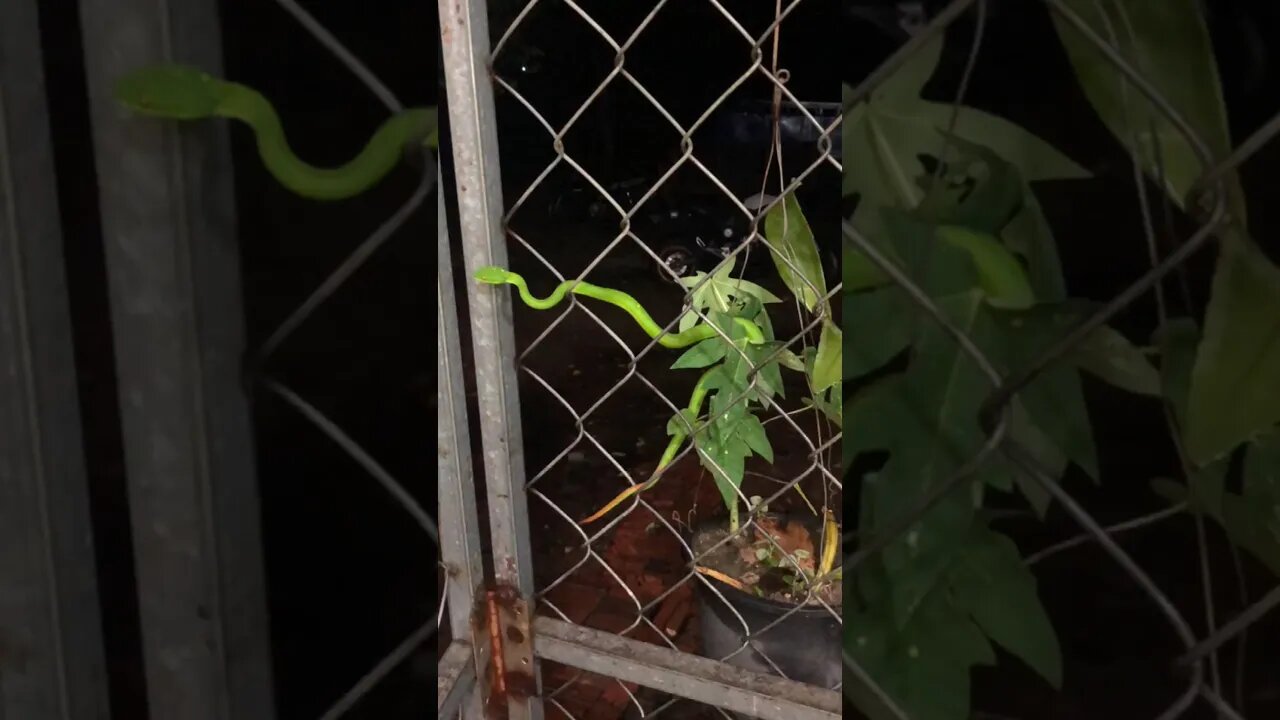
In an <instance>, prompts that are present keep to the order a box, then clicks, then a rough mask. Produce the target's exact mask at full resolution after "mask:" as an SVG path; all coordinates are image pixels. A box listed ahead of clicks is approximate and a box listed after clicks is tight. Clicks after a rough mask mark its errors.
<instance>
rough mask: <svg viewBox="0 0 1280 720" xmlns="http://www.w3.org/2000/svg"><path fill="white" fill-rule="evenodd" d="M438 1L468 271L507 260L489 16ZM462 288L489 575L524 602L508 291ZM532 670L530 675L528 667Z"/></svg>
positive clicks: (531, 712) (515, 714) (514, 711)
mask: <svg viewBox="0 0 1280 720" xmlns="http://www.w3.org/2000/svg"><path fill="white" fill-rule="evenodd" d="M439 8H440V43H441V47H442V50H443V58H444V75H445V91H446V96H447V98H448V106H449V127H450V145H451V148H452V150H453V164H454V174H455V176H456V182H457V197H458V217H459V226H460V229H461V241H462V248H463V259H464V261H465V266H466V269H467V275H468V279H469V278H470V275H471V274H473V273H474V272H475V271H476V269H477V268H480V267H483V266H486V265H501V266H505V265H506V264H507V250H506V238H505V235H504V232H503V226H502V211H503V204H502V184H501V177H500V171H499V163H498V132H497V125H496V117H495V111H494V104H493V85H492V82H491V81H490V79H489V21H488V16H487V8H486V5H485V2H484V0H440V3H439ZM467 287H468V301H469V304H470V313H471V337H472V346H473V349H474V353H475V364H476V370H475V375H476V389H477V393H478V396H479V397H478V407H479V411H480V431H481V436H482V439H483V441H484V469H485V483H486V487H487V489H488V504H489V524H490V529H491V532H492V541H493V563H494V579H495V580H496V581H497V582H498V583H499V584H500V585H505V586H509V587H513V588H515V589H516V590H517V591H518V592H519V594H520V596H521V597H522V598H525V599H526V600H530V601H531V600H532V596H533V589H534V588H533V562H532V559H531V553H530V547H529V514H528V508H527V497H526V494H525V487H524V481H525V476H524V441H523V438H522V437H521V428H520V400H519V397H518V395H517V382H516V365H515V356H516V352H515V332H514V329H513V326H512V312H511V297H510V294H509V293H505V292H495V291H494V289H493V288H489V287H478V286H477V285H476V283H475V282H471V281H469V282H468V283H467ZM530 607H532V603H530ZM534 677H535V683H536V682H537V672H536V668H534ZM509 710H510V714H511V717H512V718H513V720H523V719H524V718H532V719H533V720H541V717H542V704H541V701H540V700H538V699H537V698H531V699H529V700H528V701H524V700H517V699H512V700H511V702H510V705H509Z"/></svg>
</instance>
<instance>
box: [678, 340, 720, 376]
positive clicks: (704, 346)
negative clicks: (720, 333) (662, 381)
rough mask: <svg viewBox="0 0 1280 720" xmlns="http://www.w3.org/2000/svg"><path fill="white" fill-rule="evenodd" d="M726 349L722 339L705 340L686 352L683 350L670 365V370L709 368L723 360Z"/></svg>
mask: <svg viewBox="0 0 1280 720" xmlns="http://www.w3.org/2000/svg"><path fill="white" fill-rule="evenodd" d="M727 349H728V346H726V345H725V342H724V339H723V338H720V337H710V338H707V339H706V340H703V341H702V342H700V343H698V344H697V345H694V346H693V347H691V348H689V349H688V350H685V351H684V353H683V354H682V355H681V356H680V357H678V358H676V361H675V362H674V363H672V364H671V369H672V370H682V369H686V368H704V367H710V366H712V365H714V364H716V363H717V362H719V361H720V360H723V359H724V355H725V352H726V350H727Z"/></svg>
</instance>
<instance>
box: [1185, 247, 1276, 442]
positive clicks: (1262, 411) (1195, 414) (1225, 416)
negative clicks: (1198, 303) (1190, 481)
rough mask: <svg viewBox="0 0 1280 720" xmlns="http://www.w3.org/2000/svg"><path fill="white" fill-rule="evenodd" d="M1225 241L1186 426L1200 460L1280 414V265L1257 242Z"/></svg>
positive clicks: (1194, 373)
mask: <svg viewBox="0 0 1280 720" xmlns="http://www.w3.org/2000/svg"><path fill="white" fill-rule="evenodd" d="M1221 248H1222V250H1221V252H1222V255H1221V257H1220V258H1219V260H1218V269H1217V272H1216V273H1215V275H1214V279H1213V295H1212V298H1211V299H1210V301H1209V309H1208V311H1207V312H1206V316H1205V328H1204V336H1203V338H1202V339H1201V342H1200V347H1199V349H1198V351H1197V353H1196V361H1195V367H1194V369H1193V370H1192V373H1191V388H1190V391H1189V397H1188V401H1187V404H1188V406H1187V417H1186V422H1185V426H1184V428H1183V439H1184V441H1185V443H1186V448H1187V454H1188V455H1189V456H1190V458H1191V460H1192V462H1194V463H1196V464H1198V465H1203V464H1206V463H1208V462H1211V461H1212V460H1214V459H1216V458H1219V457H1222V456H1223V455H1225V454H1227V453H1229V452H1231V450H1233V449H1234V448H1235V447H1236V446H1238V445H1240V444H1241V443H1244V442H1247V441H1249V440H1251V439H1253V438H1255V437H1257V436H1258V435H1259V434H1261V433H1263V432H1265V431H1267V430H1269V429H1270V428H1271V426H1273V425H1275V424H1276V422H1278V421H1280V268H1277V267H1276V266H1275V265H1274V264H1272V262H1271V261H1270V260H1269V259H1268V258H1267V257H1266V256H1265V255H1263V254H1262V252H1261V251H1260V250H1259V249H1258V248H1257V247H1256V246H1254V245H1252V244H1251V243H1245V242H1238V243H1224V244H1223V245H1222V246H1221Z"/></svg>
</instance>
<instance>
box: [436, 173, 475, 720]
mask: <svg viewBox="0 0 1280 720" xmlns="http://www.w3.org/2000/svg"><path fill="white" fill-rule="evenodd" d="M441 188H442V185H441V183H440V178H439V177H437V182H436V203H437V205H438V209H437V211H436V212H437V215H438V217H439V220H438V229H437V231H436V232H437V234H436V244H437V246H438V248H439V252H438V258H439V260H438V263H439V264H438V266H437V267H438V270H437V271H436V297H437V301H438V302H437V306H438V310H437V311H436V312H437V327H438V330H437V332H436V338H437V340H436V342H437V347H436V358H437V375H436V389H437V390H436V395H437V401H436V405H437V424H436V427H437V447H436V458H437V462H438V468H439V477H438V482H439V507H440V554H441V557H442V558H443V560H444V565H445V571H446V582H447V583H448V588H447V592H448V600H449V624H450V629H451V630H452V631H453V638H454V642H459V641H467V640H468V639H469V638H470V636H471V612H472V606H473V604H474V602H475V591H476V589H477V588H479V587H480V585H481V584H482V583H483V582H484V567H483V564H482V562H481V558H480V530H479V518H478V517H477V515H476V498H475V476H474V474H473V473H472V469H471V444H470V442H469V441H468V431H469V426H468V424H467V402H466V387H465V386H464V384H463V381H462V351H461V340H460V339H459V338H458V304H457V301H456V300H455V298H454V292H453V267H452V255H451V253H450V252H449V227H448V221H447V219H446V216H445V207H444V193H443V191H442V189H441ZM467 644H468V645H469V646H470V647H471V650H472V653H471V654H472V656H473V658H474V662H475V669H476V674H477V677H483V675H480V673H482V672H483V671H484V668H485V666H486V665H487V660H488V652H487V650H488V647H487V646H486V645H484V644H481V643H472V642H467ZM479 689H480V685H479V683H476V684H475V685H474V689H473V690H472V691H471V693H470V697H469V699H468V700H466V701H465V703H464V705H463V709H462V716H463V718H465V720H479V719H480V717H481V709H482V708H481V704H480V692H479Z"/></svg>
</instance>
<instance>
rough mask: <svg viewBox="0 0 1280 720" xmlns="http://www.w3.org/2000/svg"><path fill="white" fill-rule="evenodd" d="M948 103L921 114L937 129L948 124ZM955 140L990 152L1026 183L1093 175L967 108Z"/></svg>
mask: <svg viewBox="0 0 1280 720" xmlns="http://www.w3.org/2000/svg"><path fill="white" fill-rule="evenodd" d="M951 108H952V105H950V104H949V103H929V104H928V106H927V108H922V109H921V110H920V113H921V114H922V115H925V116H928V117H929V118H931V119H932V121H933V123H934V125H935V126H936V127H939V128H945V127H947V124H948V123H949V122H950V121H951ZM955 135H956V137H959V138H963V139H965V140H967V141H969V142H970V143H974V144H976V145H980V146H982V147H985V148H989V149H990V150H991V151H993V152H994V153H995V154H996V155H999V156H1000V157H1002V158H1004V159H1005V160H1006V161H1008V162H1010V163H1012V164H1013V165H1014V167H1016V168H1017V169H1018V174H1019V175H1021V176H1022V177H1023V178H1025V179H1026V180H1028V181H1031V182H1037V181H1040V180H1081V179H1085V178H1088V177H1091V176H1092V174H1091V173H1090V172H1089V171H1088V170H1086V169H1084V168H1083V167H1081V166H1080V165H1079V164H1078V163H1076V162H1075V161H1074V160H1072V159H1071V158H1069V157H1067V156H1066V155H1065V154H1063V153H1062V152H1061V151H1059V150H1058V149H1057V148H1055V147H1054V146H1052V145H1050V144H1049V143H1047V142H1045V141H1044V140H1041V139H1040V138H1038V137H1036V136H1035V135H1032V134H1031V133H1030V132H1028V131H1027V130H1026V129H1025V128H1022V127H1020V126H1018V125H1016V124H1014V123H1012V122H1009V121H1008V120H1005V119H1004V118H1002V117H997V116H995V115H992V114H991V113H988V112H984V111H982V110H979V109H977V108H971V107H966V108H964V110H962V111H961V112H960V116H959V117H958V118H957V119H956V129H955Z"/></svg>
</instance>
